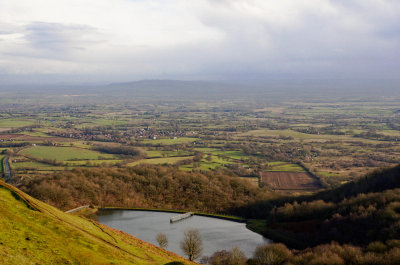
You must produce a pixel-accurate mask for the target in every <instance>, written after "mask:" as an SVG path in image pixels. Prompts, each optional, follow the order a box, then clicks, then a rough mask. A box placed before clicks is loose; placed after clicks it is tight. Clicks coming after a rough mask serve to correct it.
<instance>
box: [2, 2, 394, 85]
mask: <svg viewBox="0 0 400 265" xmlns="http://www.w3.org/2000/svg"><path fill="white" fill-rule="evenodd" d="M399 25H400V1H399V0H279V1H276V0H190V1H188V0H35V1H32V0H0V77H1V78H0V80H6V79H9V80H14V79H15V80H18V79H23V78H27V79H29V78H30V79H31V80H35V79H40V78H42V77H49V76H53V77H57V78H58V79H60V80H74V79H79V80H85V79H87V80H104V81H105V80H114V81H115V80H121V81H127V80H138V79H149V78H150V79H153V78H158V79H162V78H166V79H168V78H173V79H235V78H236V79H240V78H244V79H245V78H269V77H290V78H293V77H298V78H303V77H304V78H319V77H320V78H336V77H337V78H399V77H400V26H399Z"/></svg>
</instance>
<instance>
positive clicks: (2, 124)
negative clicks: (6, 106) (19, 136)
mask: <svg viewBox="0 0 400 265" xmlns="http://www.w3.org/2000/svg"><path fill="white" fill-rule="evenodd" d="M33 123H34V122H33V121H28V120H16V119H0V128H17V127H24V126H29V125H32V124H33Z"/></svg>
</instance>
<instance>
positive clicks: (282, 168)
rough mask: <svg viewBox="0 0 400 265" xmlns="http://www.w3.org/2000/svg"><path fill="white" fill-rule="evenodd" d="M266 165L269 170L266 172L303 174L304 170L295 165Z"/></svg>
mask: <svg viewBox="0 0 400 265" xmlns="http://www.w3.org/2000/svg"><path fill="white" fill-rule="evenodd" d="M268 165H270V166H271V168H270V169H268V170H267V171H284V172H305V170H304V169H303V168H302V167H301V166H299V165H297V164H288V163H283V164H282V163H280V164H275V165H271V163H268Z"/></svg>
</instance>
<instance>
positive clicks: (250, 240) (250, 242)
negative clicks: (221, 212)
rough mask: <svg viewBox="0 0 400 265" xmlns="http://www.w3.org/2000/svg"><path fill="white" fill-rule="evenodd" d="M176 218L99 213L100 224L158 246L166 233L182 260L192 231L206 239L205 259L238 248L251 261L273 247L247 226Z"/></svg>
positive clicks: (127, 212)
mask: <svg viewBox="0 0 400 265" xmlns="http://www.w3.org/2000/svg"><path fill="white" fill-rule="evenodd" d="M176 215H178V214H176V213H166V212H150V211H130V210H107V211H102V212H100V213H99V216H98V218H99V219H98V220H99V222H100V223H102V224H105V225H107V226H109V227H112V228H115V229H118V230H122V231H124V232H126V233H128V234H131V235H133V236H135V237H137V238H140V239H142V240H144V241H147V242H150V243H152V244H154V245H157V241H156V236H157V233H160V232H161V233H164V234H166V235H167V237H168V247H167V249H168V250H169V251H172V252H175V253H177V254H179V255H182V256H184V254H183V252H182V251H181V249H180V247H179V242H180V241H181V240H182V238H183V233H184V231H185V230H186V229H188V228H196V229H198V230H199V232H200V235H201V237H202V239H203V256H210V255H212V254H213V253H214V252H215V251H217V250H223V249H226V250H230V249H231V248H232V247H233V246H237V247H239V248H240V249H241V250H242V251H243V252H244V253H245V254H246V256H247V257H251V256H252V255H253V252H254V249H255V248H256V247H257V246H259V245H263V244H268V243H271V241H270V240H268V239H266V238H264V237H263V236H261V235H259V234H257V233H254V232H252V231H250V230H248V229H247V228H246V225H245V224H243V223H237V222H232V221H227V220H221V219H217V218H211V217H204V216H193V217H190V218H187V219H185V220H182V221H178V222H175V223H172V224H171V223H170V222H169V220H170V218H171V217H173V216H176Z"/></svg>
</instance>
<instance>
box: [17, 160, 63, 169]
mask: <svg viewBox="0 0 400 265" xmlns="http://www.w3.org/2000/svg"><path fill="white" fill-rule="evenodd" d="M12 168H13V169H23V168H34V169H36V170H59V169H60V167H55V166H52V165H49V164H45V163H40V162H36V161H27V162H17V163H12Z"/></svg>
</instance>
